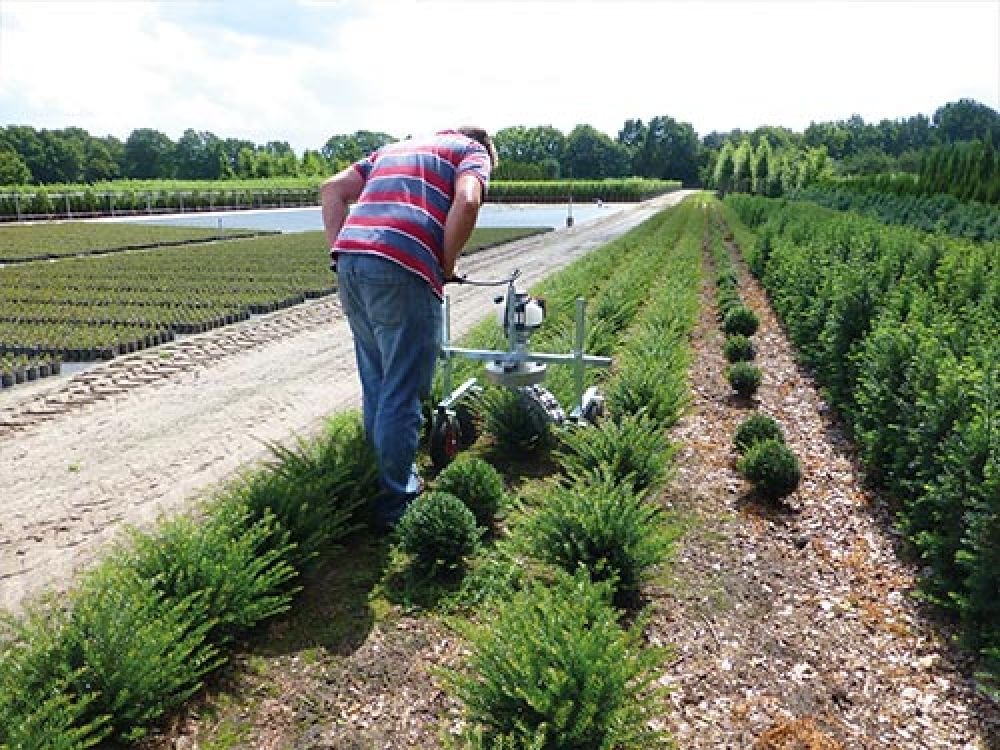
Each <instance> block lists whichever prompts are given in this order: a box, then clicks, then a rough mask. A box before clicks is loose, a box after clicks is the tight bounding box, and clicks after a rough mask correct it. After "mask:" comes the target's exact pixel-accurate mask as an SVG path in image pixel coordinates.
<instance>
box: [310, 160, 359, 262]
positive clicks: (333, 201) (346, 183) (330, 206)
mask: <svg viewBox="0 0 1000 750" xmlns="http://www.w3.org/2000/svg"><path fill="white" fill-rule="evenodd" d="M364 186H365V181H364V178H363V177H362V176H361V175H360V173H359V172H358V170H356V169H355V168H354V167H348V168H347V169H344V170H342V171H340V172H338V173H337V174H335V175H334V176H333V177H331V178H330V179H328V180H326V181H325V182H324V183H323V184H322V185H320V186H319V199H320V205H322V207H323V230H324V231H325V232H326V241H327V244H328V245H329V246H330V247H333V243H334V242H336V240H337V235H338V234H339V233H340V228H341V227H342V226H344V221H345V220H346V219H347V210H348V207H349V206H350V205H351V204H352V203H353V202H354V201H356V200H357V199H358V197H359V196H360V195H361V190H362V188H364Z"/></svg>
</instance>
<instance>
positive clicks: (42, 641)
mask: <svg viewBox="0 0 1000 750" xmlns="http://www.w3.org/2000/svg"><path fill="white" fill-rule="evenodd" d="M65 627H66V616H65V613H63V612H58V611H47V610H46V609H44V608H41V607H38V606H37V605H32V606H31V607H29V609H28V610H27V612H26V613H25V614H24V616H23V617H22V618H19V619H14V618H13V617H4V618H3V619H2V621H0V653H2V654H3V657H2V658H0V747H4V748H12V749H13V748H25V750H27V748H52V749H53V750H83V748H89V747H94V746H95V745H97V744H99V743H100V742H101V741H102V740H104V739H106V738H107V736H108V735H109V734H110V731H111V730H110V728H109V727H108V717H107V716H103V715H96V716H95V712H94V710H93V707H92V704H93V702H94V696H93V694H91V693H89V692H85V693H79V692H77V691H76V690H75V689H74V687H73V685H74V683H75V682H77V681H78V679H79V677H80V674H79V671H76V672H74V671H73V670H71V669H70V668H69V667H68V666H67V664H66V663H65V650H64V648H63V645H62V643H61V637H62V634H63V632H64V629H65Z"/></svg>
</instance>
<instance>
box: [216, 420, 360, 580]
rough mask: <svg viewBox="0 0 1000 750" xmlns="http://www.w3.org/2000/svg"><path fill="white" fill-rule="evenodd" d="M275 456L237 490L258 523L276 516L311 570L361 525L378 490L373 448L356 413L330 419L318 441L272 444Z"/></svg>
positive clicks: (302, 565)
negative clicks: (363, 516) (364, 514)
mask: <svg viewBox="0 0 1000 750" xmlns="http://www.w3.org/2000/svg"><path fill="white" fill-rule="evenodd" d="M271 451H272V453H273V458H272V460H271V461H269V462H268V463H266V464H265V467H264V469H263V470H261V471H257V472H254V473H251V474H249V475H248V476H246V477H244V478H243V479H242V480H241V481H240V482H239V483H238V484H237V485H236V486H235V487H234V489H233V493H234V495H235V496H237V497H239V498H240V499H241V500H242V501H243V502H244V503H246V505H247V507H248V508H249V509H250V518H251V519H252V520H254V521H258V520H263V519H266V518H267V517H268V516H269V515H273V516H274V518H275V520H276V521H277V523H278V524H279V525H280V526H281V527H282V528H284V529H286V530H287V531H288V532H289V534H290V541H291V542H293V543H294V544H295V547H294V548H293V549H292V550H291V557H290V560H289V562H290V564H291V565H292V567H294V568H295V569H296V570H299V571H309V570H310V569H312V568H313V567H314V566H315V565H316V563H317V562H318V559H319V557H320V555H323V554H329V552H330V551H331V550H333V549H336V543H337V542H338V541H339V540H340V539H343V538H344V537H345V536H346V535H347V534H349V533H350V532H351V531H353V530H355V529H356V528H358V526H359V522H360V520H361V515H362V514H361V513H360V510H361V509H362V507H363V506H364V505H365V503H366V502H368V501H369V500H370V499H371V498H372V497H374V496H375V494H376V493H377V490H378V480H377V476H378V474H377V465H376V462H375V454H374V451H373V450H372V447H371V444H370V443H369V441H368V440H367V439H366V438H365V435H364V429H363V427H362V425H361V421H360V418H359V416H358V415H357V414H356V413H348V414H344V415H338V416H337V417H334V418H333V419H331V420H330V422H329V423H328V425H327V429H326V430H325V432H324V433H323V435H322V436H321V437H320V438H319V439H318V440H316V441H315V442H306V441H304V440H301V439H300V440H299V441H298V442H297V444H296V445H295V447H291V448H290V447H285V446H281V445H272V446H271Z"/></svg>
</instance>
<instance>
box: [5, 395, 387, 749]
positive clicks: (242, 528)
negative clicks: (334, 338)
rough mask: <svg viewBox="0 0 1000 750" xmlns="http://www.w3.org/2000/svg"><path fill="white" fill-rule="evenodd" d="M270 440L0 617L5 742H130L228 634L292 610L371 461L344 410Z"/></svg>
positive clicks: (183, 695)
mask: <svg viewBox="0 0 1000 750" xmlns="http://www.w3.org/2000/svg"><path fill="white" fill-rule="evenodd" d="M273 450H274V457H273V460H272V461H270V462H269V463H268V464H267V465H265V466H263V467H260V468H258V469H255V470H253V471H251V472H249V473H247V474H245V475H243V476H241V477H239V478H238V479H236V480H234V481H233V482H232V483H231V485H230V486H229V487H228V488H227V489H226V490H225V491H223V492H221V493H219V494H218V495H217V496H215V497H214V498H213V499H211V500H209V501H207V502H206V503H205V504H204V505H203V506H202V507H200V508H199V509H198V510H197V511H196V512H195V513H193V514H192V515H185V516H181V517H177V518H173V519H170V520H167V521H165V522H163V523H161V524H160V525H159V526H158V527H157V528H155V529H153V530H152V531H148V532H132V533H131V535H130V536H129V537H128V538H127V540H126V541H124V542H122V543H120V544H119V545H118V547H117V548H116V549H115V550H114V551H113V552H112V553H111V554H110V555H109V556H108V557H106V558H105V559H104V560H103V561H102V562H101V563H100V564H99V565H98V566H97V567H96V568H95V569H93V570H92V571H90V572H88V573H87V574H85V575H84V576H83V578H82V580H81V582H80V584H79V586H78V587H76V588H75V589H74V590H73V591H72V592H71V593H70V594H69V595H68V597H66V598H63V599H58V600H56V599H51V600H43V601H41V602H36V603H33V604H31V605H29V606H28V607H27V609H26V611H25V613H24V614H23V615H21V616H18V617H14V616H4V617H3V619H2V628H0V747H3V748H7V749H9V750H40V749H49V748H51V749H53V750H78V749H81V748H87V747H93V746H94V745H97V744H99V743H102V742H105V741H114V742H119V743H123V742H124V743H127V742H132V741H135V740H138V739H140V738H142V737H143V736H145V735H146V734H147V733H148V732H149V730H150V729H151V728H152V727H154V726H155V725H156V723H157V722H158V721H160V720H161V719H162V717H163V716H164V715H165V714H167V713H168V712H170V711H171V710H173V709H175V708H176V707H177V706H179V705H181V704H182V703H183V702H184V701H185V700H187V699H188V698H189V697H190V696H191V695H192V694H193V693H194V692H196V691H197V690H198V689H199V688H200V687H201V686H202V683H203V681H204V679H205V678H206V676H207V675H208V674H209V673H211V672H212V671H213V670H215V669H217V668H218V667H219V666H220V665H221V664H223V663H224V662H225V660H226V658H227V656H228V652H229V649H230V648H231V646H232V643H233V641H234V640H235V639H237V638H239V637H240V636H241V635H243V634H246V633H247V632H248V631H250V630H251V629H252V628H253V627H254V626H255V625H257V624H258V623H260V622H261V621H263V620H265V619H267V618H270V617H273V616H275V615H278V614H280V613H282V612H285V611H287V610H288V609H289V607H290V606H291V604H292V601H293V598H294V596H295V594H296V593H297V592H298V590H299V588H300V586H301V583H300V581H301V580H302V576H303V575H304V574H305V573H307V572H308V571H309V570H311V569H312V568H313V567H314V566H315V565H316V564H317V563H318V562H319V561H320V559H321V558H322V557H324V556H326V555H328V554H329V553H330V551H331V550H333V549H335V548H336V546H337V543H338V541H339V540H341V539H343V538H344V536H345V535H347V534H348V533H349V532H351V531H352V530H353V529H355V528H358V526H359V525H360V524H362V523H363V521H364V514H363V512H362V511H363V508H364V507H365V504H366V501H367V499H368V498H369V497H371V496H372V495H373V494H374V491H375V476H376V474H375V464H374V458H373V456H372V452H371V450H370V448H369V447H368V443H367V441H366V440H365V439H364V436H363V430H362V428H361V424H360V419H359V418H358V416H357V415H356V414H353V413H351V414H345V415H341V416H338V417H336V418H334V419H332V420H330V422H329V424H328V426H327V428H326V430H325V432H324V433H323V435H322V436H321V437H320V438H318V439H317V440H316V441H314V442H310V443H306V442H301V443H299V444H298V445H296V446H295V447H293V448H284V447H279V446H275V447H274V448H273Z"/></svg>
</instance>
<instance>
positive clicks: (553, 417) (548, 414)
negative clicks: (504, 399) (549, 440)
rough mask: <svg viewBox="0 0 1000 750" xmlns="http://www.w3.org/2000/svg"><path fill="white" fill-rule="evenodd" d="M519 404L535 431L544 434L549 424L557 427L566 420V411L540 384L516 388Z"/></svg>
mask: <svg viewBox="0 0 1000 750" xmlns="http://www.w3.org/2000/svg"><path fill="white" fill-rule="evenodd" d="M518 393H519V394H520V401H521V406H522V408H523V409H524V410H525V412H526V413H527V414H528V415H529V416H530V417H531V421H532V422H533V423H534V425H535V427H536V429H537V432H538V433H539V434H540V435H541V434H545V432H546V431H547V430H548V428H549V425H555V426H556V427H559V426H560V425H562V423H563V422H565V421H566V412H564V411H563V408H562V407H561V406H560V405H559V401H558V400H556V397H555V396H553V395H552V393H551V391H547V390H545V389H544V388H542V387H541V386H540V385H527V386H523V387H521V388H518Z"/></svg>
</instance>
